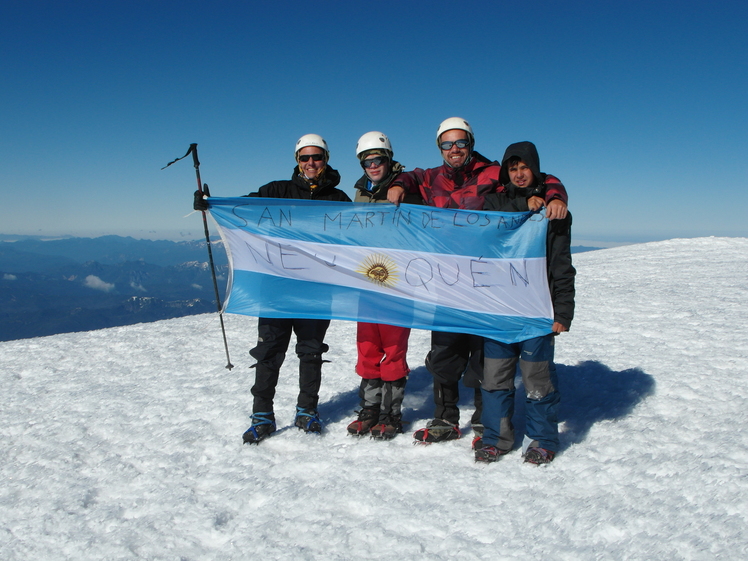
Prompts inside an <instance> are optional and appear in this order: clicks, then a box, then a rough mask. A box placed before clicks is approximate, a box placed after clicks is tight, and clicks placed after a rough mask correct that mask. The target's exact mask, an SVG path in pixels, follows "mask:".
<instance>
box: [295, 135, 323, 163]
mask: <svg viewBox="0 0 748 561" xmlns="http://www.w3.org/2000/svg"><path fill="white" fill-rule="evenodd" d="M307 146H316V147H317V148H322V150H324V151H325V159H326V160H329V159H330V150H328V148H327V142H325V139H324V138H322V137H321V136H320V135H318V134H305V135H304V136H302V137H301V138H300V139H299V140H297V141H296V152H295V155H296V159H297V160H298V157H299V150H301V149H302V148H306V147H307Z"/></svg>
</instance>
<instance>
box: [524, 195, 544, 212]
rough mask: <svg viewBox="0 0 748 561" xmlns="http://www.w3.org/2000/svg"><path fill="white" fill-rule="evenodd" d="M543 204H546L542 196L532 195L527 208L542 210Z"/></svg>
mask: <svg viewBox="0 0 748 561" xmlns="http://www.w3.org/2000/svg"><path fill="white" fill-rule="evenodd" d="M543 205H545V201H544V200H543V198H542V197H538V196H536V195H533V196H532V197H530V198H529V199H527V208H529V209H530V210H531V211H533V212H535V211H536V210H540V209H541V208H542V207H543Z"/></svg>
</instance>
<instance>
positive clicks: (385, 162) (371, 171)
mask: <svg viewBox="0 0 748 561" xmlns="http://www.w3.org/2000/svg"><path fill="white" fill-rule="evenodd" d="M374 160H378V161H380V162H381V163H379V165H372V166H371V167H369V168H367V167H366V166H364V172H365V173H366V177H368V178H369V179H370V180H371V182H372V183H373V184H374V185H377V184H378V183H379V182H380V181H382V179H384V178H385V177H386V176H387V174H388V173H389V172H390V160H389V158H385V157H383V156H380V155H379V154H371V155H370V156H367V157H366V158H364V162H372V161H374Z"/></svg>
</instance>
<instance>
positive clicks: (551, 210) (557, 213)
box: [528, 199, 568, 220]
mask: <svg viewBox="0 0 748 561" xmlns="http://www.w3.org/2000/svg"><path fill="white" fill-rule="evenodd" d="M528 203H529V201H528ZM567 213H568V207H567V206H566V203H565V202H563V201H561V200H559V199H553V200H552V201H551V202H550V203H548V204H547V205H546V209H545V216H546V218H548V220H562V219H564V218H566V214H567Z"/></svg>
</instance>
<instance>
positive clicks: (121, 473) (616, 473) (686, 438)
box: [0, 238, 748, 560]
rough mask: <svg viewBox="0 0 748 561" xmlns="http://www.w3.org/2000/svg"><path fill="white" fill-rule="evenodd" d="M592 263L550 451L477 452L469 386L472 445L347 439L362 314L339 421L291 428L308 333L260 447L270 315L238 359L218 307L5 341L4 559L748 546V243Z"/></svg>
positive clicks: (335, 417)
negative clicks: (548, 458) (257, 349)
mask: <svg viewBox="0 0 748 561" xmlns="http://www.w3.org/2000/svg"><path fill="white" fill-rule="evenodd" d="M574 261H575V265H576V266H577V269H578V277H577V279H578V280H577V317H576V320H575V322H574V325H573V327H572V331H571V332H570V333H566V334H563V335H561V336H560V337H559V338H558V339H557V347H556V348H557V356H556V359H557V363H558V371H559V378H560V382H559V385H560V386H561V391H562V394H563V396H564V401H563V408H562V419H563V423H562V427H561V428H562V431H563V434H562V437H561V442H562V450H561V452H560V454H559V455H558V456H557V457H556V460H555V462H554V463H553V464H551V465H549V466H544V467H536V466H531V465H525V464H523V462H522V458H521V455H520V452H519V451H518V450H515V451H514V452H512V453H511V454H509V455H508V456H505V457H503V458H502V459H501V460H500V461H499V462H498V463H496V464H490V465H484V464H476V463H474V461H473V454H472V452H471V450H470V444H471V436H472V435H471V434H470V432H469V428H467V422H468V419H469V414H470V413H471V412H472V410H473V408H472V402H471V400H470V399H469V397H470V392H469V391H465V392H464V399H463V400H462V419H463V425H465V428H466V432H467V434H466V435H465V437H463V438H462V439H460V440H458V441H453V442H448V443H441V444H434V445H431V446H413V445H412V439H411V436H410V434H405V435H401V436H398V437H397V438H395V439H394V440H392V441H389V442H379V441H374V440H371V439H368V438H364V439H356V438H354V437H349V436H346V425H347V423H348V422H349V421H350V420H351V419H352V418H353V416H354V413H353V412H354V410H355V409H356V408H357V402H358V398H357V387H358V383H359V378H358V377H357V376H356V375H355V374H354V364H355V360H356V354H355V344H354V341H355V325H354V324H352V323H344V322H335V323H333V325H332V326H331V328H330V331H329V335H328V339H327V342H328V343H329V345H330V349H331V350H330V352H329V353H328V354H327V355H326V357H327V358H328V359H329V360H331V361H332V362H331V363H330V364H326V365H325V366H324V377H323V384H322V393H321V401H320V403H321V407H320V409H321V415H322V417H323V419H324V421H325V422H326V423H327V424H326V431H325V433H324V434H323V436H321V437H320V436H314V435H306V434H303V433H302V432H300V431H298V430H297V429H295V428H292V427H291V426H290V425H291V423H292V421H293V414H294V404H295V398H296V385H297V374H296V372H297V361H296V359H295V355H294V353H293V352H289V355H288V358H287V361H286V364H285V365H284V369H283V371H282V372H281V381H280V384H279V388H278V390H279V391H278V395H277V399H276V413H277V416H278V421H279V428H280V430H279V431H278V432H277V433H276V434H275V435H273V436H272V437H271V438H270V439H268V440H267V441H265V442H263V443H262V444H261V445H260V446H252V447H250V446H248V445H242V439H241V435H242V433H243V431H244V430H245V429H246V428H247V426H248V423H249V418H248V415H249V412H250V410H251V396H250V393H249V389H250V387H251V385H252V381H253V370H251V369H250V366H251V365H252V360H251V359H250V358H249V356H248V355H247V350H248V349H249V348H250V347H251V346H252V345H253V344H254V341H255V336H256V331H255V323H256V321H255V319H254V318H249V317H242V316H226V326H227V330H228V337H229V345H230V350H231V352H232V357H231V358H232V361H233V362H234V363H235V365H236V368H234V370H232V371H231V372H229V371H228V370H226V369H225V368H224V366H225V363H226V360H225V355H224V350H223V343H222V340H221V335H220V328H219V323H218V319H217V315H215V314H213V315H203V316H193V317H188V318H181V319H175V320H167V321H161V322H157V323H151V324H141V325H136V326H129V327H118V328H113V329H106V330H102V331H93V332H88V333H74V334H65V335H56V336H53V337H44V338H36V339H26V340H19V341H10V342H4V343H0V372H1V384H2V385H1V386H0V388H1V391H2V398H1V399H2V404H3V405H2V411H1V412H0V415H1V420H0V433H1V434H2V439H1V441H0V462H1V464H0V472H1V474H2V488H1V490H0V532H1V534H0V558H2V559H4V560H28V559H37V560H46V559H55V560H57V559H75V560H81V559H96V560H99V559H106V560H119V559H174V560H178V559H192V560H196V559H218V560H220V559H249V558H256V559H356V558H360V559H385V558H388V559H390V558H402V559H486V558H496V559H525V558H545V559H569V560H577V559H715V558H724V559H741V558H742V559H746V558H748V534H747V532H748V530H747V528H748V520H747V518H748V436H746V435H747V434H748V416H747V413H746V412H747V411H748V343H747V342H746V341H747V338H746V337H745V334H744V333H743V329H742V321H743V320H744V319H745V315H746V312H747V311H748V282H747V278H746V277H747V275H748V273H747V272H748V239H744V238H701V239H688V240H683V239H678V240H670V241H665V242H657V243H648V244H642V245H635V246H627V247H619V248H615V249H607V250H601V251H595V252H591V253H583V254H577V255H575V256H574ZM428 341H429V335H428V333H426V332H420V331H418V332H414V333H413V335H412V338H411V349H410V354H409V357H410V362H411V367H412V368H413V372H412V374H411V376H410V380H409V384H408V387H407V398H406V402H405V409H404V416H405V418H406V420H407V421H410V422H411V423H412V424H411V426H410V430H409V432H412V430H415V429H416V428H418V427H419V426H422V425H423V423H424V422H425V421H426V420H427V419H429V418H430V417H431V414H432V412H433V405H432V395H431V377H430V375H429V374H428V372H427V371H426V370H425V368H424V367H423V366H422V364H423V358H424V356H425V354H426V352H427V350H428ZM522 412H523V406H522V403H520V404H519V406H518V412H517V413H518V415H520V417H519V418H518V419H517V423H516V424H517V428H518V439H519V438H521V433H522V428H523V426H524V423H523V421H522V419H521V413H522ZM518 444H519V443H518Z"/></svg>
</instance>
